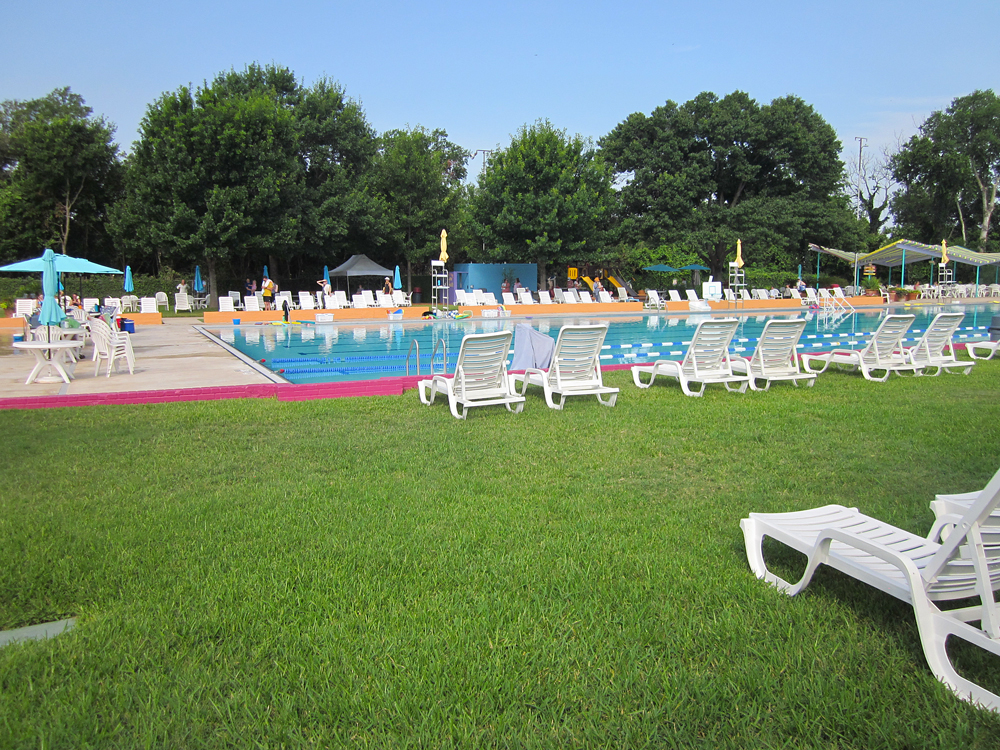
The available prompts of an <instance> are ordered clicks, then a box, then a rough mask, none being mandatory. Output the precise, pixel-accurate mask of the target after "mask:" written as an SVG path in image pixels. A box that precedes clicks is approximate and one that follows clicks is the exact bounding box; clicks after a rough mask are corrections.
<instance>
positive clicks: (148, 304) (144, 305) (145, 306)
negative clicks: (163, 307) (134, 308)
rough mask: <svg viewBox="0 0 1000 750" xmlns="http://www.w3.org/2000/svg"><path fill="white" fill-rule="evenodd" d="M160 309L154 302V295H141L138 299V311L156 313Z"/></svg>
mask: <svg viewBox="0 0 1000 750" xmlns="http://www.w3.org/2000/svg"><path fill="white" fill-rule="evenodd" d="M159 311H160V309H159V307H158V306H157V304H156V297H143V298H142V299H140V300H139V312H140V313H157V312H159Z"/></svg>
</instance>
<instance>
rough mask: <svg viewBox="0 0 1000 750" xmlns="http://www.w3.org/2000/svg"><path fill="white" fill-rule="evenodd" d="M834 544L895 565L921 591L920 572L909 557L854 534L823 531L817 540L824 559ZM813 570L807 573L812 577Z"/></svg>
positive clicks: (840, 531)
mask: <svg viewBox="0 0 1000 750" xmlns="http://www.w3.org/2000/svg"><path fill="white" fill-rule="evenodd" d="M832 542H840V543H841V544H846V545H848V546H850V547H854V548H855V549H859V550H861V551H862V552H867V553H868V554H869V555H872V556H873V557H877V558H879V559H880V560H882V561H884V562H887V563H889V564H890V565H894V566H895V567H897V568H899V570H900V572H902V573H903V575H905V576H906V577H907V578H908V579H909V581H910V586H911V588H912V590H919V589H921V588H922V579H921V577H920V571H919V570H917V566H916V565H914V564H913V561H912V560H910V559H909V558H908V557H903V556H902V555H900V554H899V553H898V552H896V551H895V550H893V549H890V548H889V547H886V546H885V545H884V544H879V543H878V542H873V541H872V540H870V539H864V538H862V537H859V536H858V535H857V534H852V533H850V532H849V531H844V530H843V529H823V531H821V532H820V533H819V536H818V537H817V538H816V549H817V550H818V549H819V548H820V547H821V546H823V547H825V549H824V550H823V558H826V557H827V556H828V553H829V550H830V544H831V543H832ZM815 557H816V556H814V557H813V558H812V559H811V560H810V568H812V570H815V567H814V566H813V560H814V559H815ZM818 562H821V561H817V564H818ZM828 564H829V563H828ZM812 570H807V571H806V573H807V574H808V575H809V576H810V577H811V576H812ZM803 580H805V576H803Z"/></svg>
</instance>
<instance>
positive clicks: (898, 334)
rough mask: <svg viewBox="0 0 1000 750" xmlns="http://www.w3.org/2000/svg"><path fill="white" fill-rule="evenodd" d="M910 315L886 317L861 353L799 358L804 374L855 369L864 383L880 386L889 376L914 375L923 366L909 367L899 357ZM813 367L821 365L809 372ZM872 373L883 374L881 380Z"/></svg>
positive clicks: (839, 351) (847, 351)
mask: <svg viewBox="0 0 1000 750" xmlns="http://www.w3.org/2000/svg"><path fill="white" fill-rule="evenodd" d="M915 317H916V316H914V315H887V316H886V318H885V320H883V321H882V324H881V325H880V326H879V327H878V330H876V331H875V333H873V334H872V337H871V341H869V342H868V345H867V346H865V348H864V349H861V350H858V351H854V350H851V349H834V350H833V351H831V352H827V353H826V354H803V355H802V365H803V367H805V369H806V372H815V373H817V374H819V373H822V372H825V371H826V368H827V367H829V366H830V364H831V363H832V364H836V365H840V366H841V367H852V368H853V367H857V368H859V369H860V370H861V374H862V375H864V376H865V379H866V380H877V381H878V382H880V383H884V382H885V381H886V380H888V379H889V375H890V374H891V373H893V372H895V373H896V374H897V375H899V374H901V372H904V371H910V372H914V373H915V372H916V371H917V370H918V369H920V368H922V367H923V365H915V364H911V363H910V362H909V361H908V359H907V357H906V355H904V354H903V348H902V344H901V342H902V340H903V336H904V335H905V334H906V332H907V330H909V328H910V326H911V325H912V324H913V320H914V318H915ZM815 363H822V367H820V368H819V369H818V370H814V369H813V365H814V364H815ZM876 370H883V371H885V375H883V376H882V377H875V375H874V374H873V373H874V372H875V371H876Z"/></svg>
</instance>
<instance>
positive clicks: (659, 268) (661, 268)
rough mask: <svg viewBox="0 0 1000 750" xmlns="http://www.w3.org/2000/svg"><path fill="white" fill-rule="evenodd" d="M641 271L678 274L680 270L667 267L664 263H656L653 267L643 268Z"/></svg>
mask: <svg viewBox="0 0 1000 750" xmlns="http://www.w3.org/2000/svg"><path fill="white" fill-rule="evenodd" d="M642 270H643V271H659V272H660V273H680V272H681V269H679V268H674V267H673V266H668V265H667V264H666V263H657V264H656V265H655V266H643V269H642Z"/></svg>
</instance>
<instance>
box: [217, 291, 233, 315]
mask: <svg viewBox="0 0 1000 750" xmlns="http://www.w3.org/2000/svg"><path fill="white" fill-rule="evenodd" d="M219 312H236V305H234V304H233V298H232V297H230V296H228V295H227V296H225V297H219Z"/></svg>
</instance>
